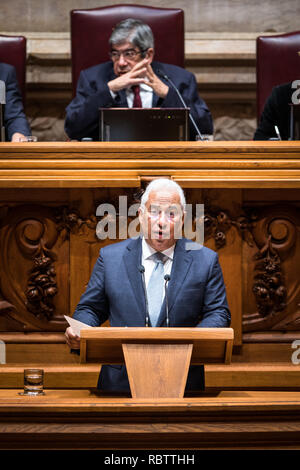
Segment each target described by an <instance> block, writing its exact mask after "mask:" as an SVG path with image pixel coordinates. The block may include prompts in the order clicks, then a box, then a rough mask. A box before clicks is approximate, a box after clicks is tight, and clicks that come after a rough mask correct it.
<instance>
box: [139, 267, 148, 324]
mask: <svg viewBox="0 0 300 470" xmlns="http://www.w3.org/2000/svg"><path fill="white" fill-rule="evenodd" d="M139 271H140V273H141V275H142V282H143V289H144V294H145V308H146V317H145V326H146V327H149V326H150V317H149V306H148V296H147V289H146V282H145V268H144V266H143V265H141V266H139Z"/></svg>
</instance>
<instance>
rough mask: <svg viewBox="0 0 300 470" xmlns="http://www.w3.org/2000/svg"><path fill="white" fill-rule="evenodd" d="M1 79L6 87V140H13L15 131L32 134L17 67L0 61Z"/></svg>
mask: <svg viewBox="0 0 300 470" xmlns="http://www.w3.org/2000/svg"><path fill="white" fill-rule="evenodd" d="M0 80H3V81H4V82H5V87H6V105H5V111H4V126H5V133H6V140H11V138H12V136H13V134H14V133H15V132H20V133H21V134H24V135H31V130H30V127H29V124H28V121H27V119H26V116H25V114H24V109H23V103H22V97H21V93H20V90H19V85H18V82H17V76H16V70H15V68H14V67H13V66H12V65H9V64H4V63H3V62H2V63H1V62H0Z"/></svg>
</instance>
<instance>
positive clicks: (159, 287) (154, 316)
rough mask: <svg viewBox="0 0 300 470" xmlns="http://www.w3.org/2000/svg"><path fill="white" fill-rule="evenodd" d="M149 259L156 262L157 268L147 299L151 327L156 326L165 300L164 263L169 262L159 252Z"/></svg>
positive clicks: (151, 279)
mask: <svg viewBox="0 0 300 470" xmlns="http://www.w3.org/2000/svg"><path fill="white" fill-rule="evenodd" d="M149 259H152V260H153V261H155V266H154V268H153V271H152V274H151V276H150V279H149V282H148V286H147V297H148V306H149V316H150V320H151V325H152V326H156V325H157V320H158V317H159V314H160V309H161V305H162V299H163V290H164V263H165V262H166V261H167V259H168V256H166V255H163V254H162V253H160V252H159V251H157V252H156V253H154V254H153V255H152V256H150V258H149Z"/></svg>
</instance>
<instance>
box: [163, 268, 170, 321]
mask: <svg viewBox="0 0 300 470" xmlns="http://www.w3.org/2000/svg"><path fill="white" fill-rule="evenodd" d="M170 279H171V276H169V274H166V275H165V276H164V280H165V298H166V326H167V328H168V327H169V326H170V318H169V301H168V300H169V299H168V289H167V284H168V282H169V281H170Z"/></svg>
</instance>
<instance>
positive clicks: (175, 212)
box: [147, 208, 182, 222]
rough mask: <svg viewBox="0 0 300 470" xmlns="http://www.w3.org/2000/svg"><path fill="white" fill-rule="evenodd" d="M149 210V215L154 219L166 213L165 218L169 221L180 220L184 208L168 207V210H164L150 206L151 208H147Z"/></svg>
mask: <svg viewBox="0 0 300 470" xmlns="http://www.w3.org/2000/svg"><path fill="white" fill-rule="evenodd" d="M147 212H148V216H149V217H150V219H152V220H158V219H159V218H160V217H161V216H162V214H164V216H165V218H166V219H167V220H168V221H169V222H175V221H177V220H179V219H180V217H181V216H182V210H181V209H177V208H175V209H167V210H166V211H162V210H161V209H159V208H153V209H152V208H150V209H147Z"/></svg>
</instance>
